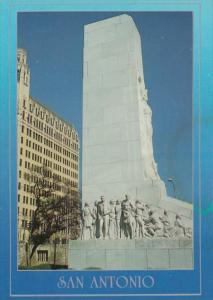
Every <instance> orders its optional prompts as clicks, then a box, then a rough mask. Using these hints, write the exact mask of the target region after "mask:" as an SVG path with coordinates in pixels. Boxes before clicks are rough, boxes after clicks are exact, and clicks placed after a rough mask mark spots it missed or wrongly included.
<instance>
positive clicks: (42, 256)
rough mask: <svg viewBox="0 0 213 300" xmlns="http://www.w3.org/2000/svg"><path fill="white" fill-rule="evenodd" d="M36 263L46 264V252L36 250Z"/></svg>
mask: <svg viewBox="0 0 213 300" xmlns="http://www.w3.org/2000/svg"><path fill="white" fill-rule="evenodd" d="M37 254H38V261H41V262H47V261H48V250H37Z"/></svg>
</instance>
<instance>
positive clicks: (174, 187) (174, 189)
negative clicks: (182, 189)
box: [167, 177, 176, 198]
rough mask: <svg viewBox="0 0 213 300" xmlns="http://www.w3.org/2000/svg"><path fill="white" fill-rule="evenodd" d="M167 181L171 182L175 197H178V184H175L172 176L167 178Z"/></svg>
mask: <svg viewBox="0 0 213 300" xmlns="http://www.w3.org/2000/svg"><path fill="white" fill-rule="evenodd" d="M167 181H168V182H171V184H172V187H173V192H174V197H175V198H176V186H175V182H174V179H173V178H171V177H170V178H168V179H167Z"/></svg>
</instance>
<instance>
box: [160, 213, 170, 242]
mask: <svg viewBox="0 0 213 300" xmlns="http://www.w3.org/2000/svg"><path fill="white" fill-rule="evenodd" d="M159 219H160V221H161V223H162V224H163V237H167V238H170V237H171V236H172V233H171V230H172V226H171V222H170V220H169V216H168V212H167V210H164V212H163V216H161V217H159Z"/></svg>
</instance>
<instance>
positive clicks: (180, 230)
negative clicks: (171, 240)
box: [174, 215, 186, 237]
mask: <svg viewBox="0 0 213 300" xmlns="http://www.w3.org/2000/svg"><path fill="white" fill-rule="evenodd" d="M174 231H175V232H174V235H175V236H176V237H183V236H185V234H186V229H185V226H184V225H183V223H182V219H181V216H179V215H176V217H175V222H174Z"/></svg>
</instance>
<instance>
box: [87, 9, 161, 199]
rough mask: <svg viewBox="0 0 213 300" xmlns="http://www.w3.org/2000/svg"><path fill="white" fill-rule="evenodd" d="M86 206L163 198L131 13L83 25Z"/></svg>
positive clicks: (150, 112)
mask: <svg viewBox="0 0 213 300" xmlns="http://www.w3.org/2000/svg"><path fill="white" fill-rule="evenodd" d="M83 76H84V78H83V190H82V193H83V194H82V197H83V202H85V201H88V202H90V201H94V200H96V199H99V198H100V196H101V195H104V196H105V197H106V199H108V201H109V200H110V199H121V197H124V195H125V194H128V195H129V197H130V198H131V199H137V198H141V197H142V198H143V199H144V201H146V202H148V203H153V204H157V203H158V201H159V199H162V198H165V196H166V189H165V185H164V182H163V181H162V180H161V179H160V177H159V174H158V171H157V164H156V162H155V160H154V156H153V145H152V121H151V118H152V111H151V109H150V107H149V104H148V92H147V89H146V86H145V82H144V73H143V62H142V53H141V38H140V35H139V33H138V30H137V28H136V26H135V24H134V22H133V20H132V18H131V17H130V16H128V15H125V14H124V15H120V16H117V17H114V18H110V19H107V20H103V21H100V22H97V23H93V24H89V25H86V26H85V31H84V75H83Z"/></svg>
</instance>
